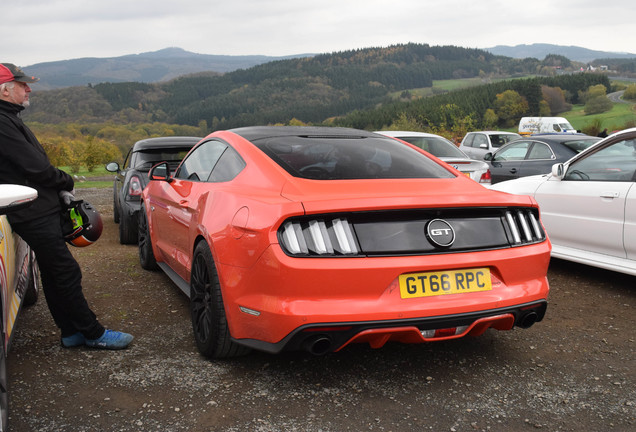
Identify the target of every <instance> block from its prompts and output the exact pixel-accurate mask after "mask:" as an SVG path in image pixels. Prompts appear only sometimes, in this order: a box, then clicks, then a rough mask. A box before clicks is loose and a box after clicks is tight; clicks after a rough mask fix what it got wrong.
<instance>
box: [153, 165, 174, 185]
mask: <svg viewBox="0 0 636 432" xmlns="http://www.w3.org/2000/svg"><path fill="white" fill-rule="evenodd" d="M148 178H149V179H150V180H151V181H152V180H156V181H167V182H171V181H172V178H171V177H170V169H169V168H168V162H161V163H158V164H157V165H155V166H153V167H152V168H151V169H150V172H149V173H148Z"/></svg>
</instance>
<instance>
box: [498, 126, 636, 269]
mask: <svg viewBox="0 0 636 432" xmlns="http://www.w3.org/2000/svg"><path fill="white" fill-rule="evenodd" d="M635 181H636V128H632V129H626V130H624V131H622V132H618V133H615V134H613V135H610V136H609V137H607V138H605V139H603V140H602V141H599V142H598V143H596V144H595V145H593V146H592V147H590V148H588V149H587V150H585V151H583V152H581V153H579V154H578V155H576V156H574V157H573V158H572V159H570V160H569V161H567V162H565V163H562V164H556V165H554V166H553V167H552V173H551V174H546V175H539V176H532V177H523V178H519V179H515V180H510V181H505V182H501V183H497V184H496V185H493V186H491V189H493V190H499V191H503V192H509V193H513V194H521V195H530V196H533V197H534V198H535V199H536V201H537V202H538V203H539V208H540V210H541V220H542V221H543V224H544V226H545V229H546V231H547V233H548V236H549V238H550V240H551V241H552V256H553V257H555V258H561V259H565V260H570V261H575V262H578V263H582V264H587V265H591V266H595V267H601V268H605V269H609V270H613V271H617V272H621V273H627V274H630V275H635V276H636V184H635Z"/></svg>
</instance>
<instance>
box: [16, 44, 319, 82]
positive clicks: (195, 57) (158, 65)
mask: <svg viewBox="0 0 636 432" xmlns="http://www.w3.org/2000/svg"><path fill="white" fill-rule="evenodd" d="M307 56H311V54H299V55H293V56H285V57H269V56H263V55H252V56H228V55H207V54H196V53H192V52H188V51H185V50H183V49H181V48H166V49H162V50H159V51H154V52H147V53H141V54H131V55H125V56H121V57H109V58H92V57H89V58H80V59H73V60H63V61H55V62H46V63H37V64H34V65H31V66H27V67H25V68H23V69H24V71H25V72H26V73H27V74H29V75H33V76H36V77H39V78H40V81H39V82H38V89H40V90H50V89H56V88H62V87H70V86H83V85H87V84H91V83H92V84H98V83H103V82H110V83H119V82H132V81H135V82H142V83H151V82H164V81H168V80H170V79H173V78H176V77H178V76H182V75H188V74H194V73H198V72H217V73H225V72H231V71H234V70H237V69H247V68H250V67H252V66H256V65H259V64H263V63H268V62H271V61H276V60H285V59H290V58H297V57H307Z"/></svg>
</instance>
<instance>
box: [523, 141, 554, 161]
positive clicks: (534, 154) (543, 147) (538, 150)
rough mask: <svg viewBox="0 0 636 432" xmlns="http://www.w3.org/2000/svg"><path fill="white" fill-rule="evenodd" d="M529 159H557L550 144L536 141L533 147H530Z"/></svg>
mask: <svg viewBox="0 0 636 432" xmlns="http://www.w3.org/2000/svg"><path fill="white" fill-rule="evenodd" d="M528 159H532V160H538V159H542V160H545V159H555V156H554V154H553V153H552V149H551V148H550V146H549V145H547V144H544V143H540V142H535V143H534V145H533V146H532V148H531V149H530V153H528Z"/></svg>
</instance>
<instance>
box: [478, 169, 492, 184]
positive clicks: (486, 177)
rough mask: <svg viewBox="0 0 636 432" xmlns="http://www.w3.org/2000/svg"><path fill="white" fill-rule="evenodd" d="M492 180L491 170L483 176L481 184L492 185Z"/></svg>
mask: <svg viewBox="0 0 636 432" xmlns="http://www.w3.org/2000/svg"><path fill="white" fill-rule="evenodd" d="M491 180H492V179H491V177H490V170H486V172H485V173H483V174H482V175H481V178H480V179H479V183H490V181H491Z"/></svg>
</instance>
